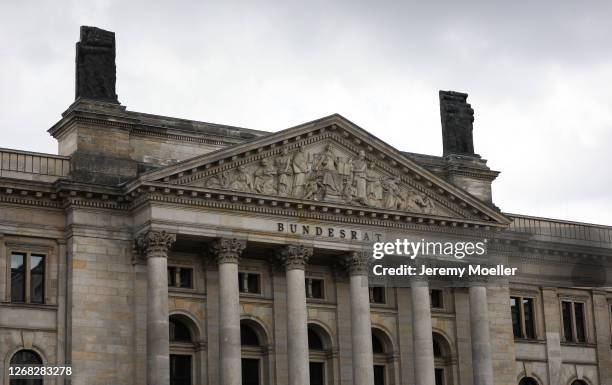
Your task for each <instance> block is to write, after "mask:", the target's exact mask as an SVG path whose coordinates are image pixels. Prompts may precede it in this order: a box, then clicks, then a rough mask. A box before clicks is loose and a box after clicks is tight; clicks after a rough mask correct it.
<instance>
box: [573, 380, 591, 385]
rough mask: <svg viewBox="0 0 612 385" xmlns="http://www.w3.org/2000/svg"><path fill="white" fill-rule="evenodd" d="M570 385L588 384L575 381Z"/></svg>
mask: <svg viewBox="0 0 612 385" xmlns="http://www.w3.org/2000/svg"><path fill="white" fill-rule="evenodd" d="M572 385H588V384H587V383H586V382H584V381H582V380H575V381H574V382H572Z"/></svg>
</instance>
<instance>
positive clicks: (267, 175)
mask: <svg viewBox="0 0 612 385" xmlns="http://www.w3.org/2000/svg"><path fill="white" fill-rule="evenodd" d="M275 179H276V168H275V167H274V164H273V163H272V161H271V160H270V159H268V158H264V159H262V160H261V163H260V166H259V168H258V169H257V171H255V190H256V191H257V192H258V193H262V194H267V195H276V183H275Z"/></svg>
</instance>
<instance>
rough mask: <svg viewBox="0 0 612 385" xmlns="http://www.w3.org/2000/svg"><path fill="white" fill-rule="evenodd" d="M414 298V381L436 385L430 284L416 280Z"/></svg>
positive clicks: (412, 293)
mask: <svg viewBox="0 0 612 385" xmlns="http://www.w3.org/2000/svg"><path fill="white" fill-rule="evenodd" d="M410 292H411V297H412V335H413V341H414V380H415V383H416V384H418V385H435V382H436V379H435V376H434V374H435V372H434V354H433V335H432V330H431V302H430V299H429V284H428V283H427V282H426V281H419V280H414V281H412V283H411V286H410Z"/></svg>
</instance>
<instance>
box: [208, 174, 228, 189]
mask: <svg viewBox="0 0 612 385" xmlns="http://www.w3.org/2000/svg"><path fill="white" fill-rule="evenodd" d="M229 179H230V176H229V173H228V172H227V171H223V172H222V173H221V174H219V175H214V176H212V177H210V178H209V179H208V180H207V181H206V183H205V184H204V187H208V188H218V189H221V188H227V187H228V184H229Z"/></svg>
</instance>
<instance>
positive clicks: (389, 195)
mask: <svg viewBox="0 0 612 385" xmlns="http://www.w3.org/2000/svg"><path fill="white" fill-rule="evenodd" d="M254 158H255V159H254V160H252V161H250V162H236V163H237V164H236V165H232V166H230V165H228V166H227V167H221V168H220V169H219V170H216V173H215V172H211V173H207V174H209V176H208V177H203V178H202V179H201V180H198V181H197V182H195V183H193V184H191V185H192V186H195V187H204V188H210V189H217V190H228V191H237V192H246V193H255V194H262V195H269V196H278V197H288V198H294V199H300V200H310V201H317V202H329V203H337V204H344V205H352V206H360V207H368V208H378V209H385V210H395V211H407V212H415V213H421V214H428V215H442V216H449V215H450V213H449V211H448V210H447V209H445V208H443V207H442V206H441V205H440V204H439V203H438V202H436V201H435V200H434V199H432V198H431V197H430V196H428V195H427V194H425V193H423V192H420V191H417V189H415V188H414V187H412V186H410V185H408V184H407V183H405V182H404V181H402V179H401V178H400V177H399V176H397V175H394V174H392V173H389V172H388V171H385V170H384V169H383V168H382V167H380V165H379V164H378V162H377V161H376V160H375V159H372V158H371V157H368V156H367V155H366V153H365V151H364V150H359V151H358V152H357V153H353V152H352V151H351V150H350V149H347V148H343V147H342V146H339V145H338V144H337V143H335V142H332V141H320V142H315V143H314V144H313V145H311V146H308V147H306V146H297V147H295V148H292V150H291V151H290V150H289V148H288V147H283V148H282V149H281V150H280V151H277V152H276V153H275V154H268V156H265V157H254ZM257 158H260V159H257ZM189 179H192V180H193V178H189Z"/></svg>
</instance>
